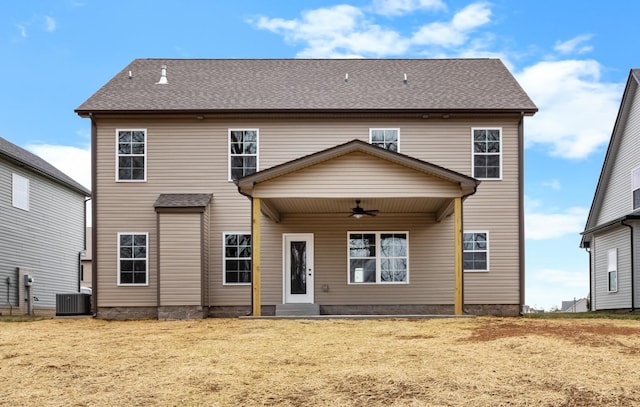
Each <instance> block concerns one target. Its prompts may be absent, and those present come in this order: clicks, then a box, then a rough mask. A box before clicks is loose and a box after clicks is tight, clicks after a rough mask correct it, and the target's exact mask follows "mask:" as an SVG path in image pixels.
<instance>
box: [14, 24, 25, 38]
mask: <svg viewBox="0 0 640 407" xmlns="http://www.w3.org/2000/svg"><path fill="white" fill-rule="evenodd" d="M16 27H17V28H18V31H19V32H20V37H22V38H27V27H25V26H24V25H22V24H16Z"/></svg>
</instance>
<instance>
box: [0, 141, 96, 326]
mask: <svg viewBox="0 0 640 407" xmlns="http://www.w3.org/2000/svg"><path fill="white" fill-rule="evenodd" d="M90 195H91V193H90V192H89V190H87V189H86V188H85V187H83V186H82V185H80V184H79V183H77V182H76V181H74V180H73V179H71V178H70V177H69V176H67V175H66V174H64V173H63V172H62V171H60V170H59V169H57V168H56V167H54V166H53V165H51V164H50V163H48V162H47V161H45V160H43V159H42V158H40V157H38V156H37V155H34V154H32V153H30V152H28V151H26V150H25V149H23V148H21V147H19V146H17V145H15V144H13V143H11V142H9V141H7V140H5V139H3V138H0V224H1V225H2V226H1V227H0V287H1V288H2V291H0V292H2V294H0V295H1V296H0V311H3V312H4V311H8V312H7V313H23V314H24V313H28V312H34V311H36V310H39V311H40V312H49V313H53V312H54V310H55V309H56V294H60V293H77V292H78V291H79V289H80V253H81V251H82V250H83V248H84V233H85V201H86V199H87V197H89V196H90ZM29 277H30V278H29Z"/></svg>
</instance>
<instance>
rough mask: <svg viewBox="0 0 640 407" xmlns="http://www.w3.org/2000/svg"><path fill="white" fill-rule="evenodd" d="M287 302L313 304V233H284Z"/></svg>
mask: <svg viewBox="0 0 640 407" xmlns="http://www.w3.org/2000/svg"><path fill="white" fill-rule="evenodd" d="M283 240H284V242H283V243H284V250H283V256H284V259H283V264H284V284H283V290H284V296H283V297H284V298H283V301H284V303H285V304H292V303H297V304H313V234H312V233H304V234H299V233H295V234H285V235H283Z"/></svg>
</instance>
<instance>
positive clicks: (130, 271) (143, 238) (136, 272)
mask: <svg viewBox="0 0 640 407" xmlns="http://www.w3.org/2000/svg"><path fill="white" fill-rule="evenodd" d="M148 242H149V234H148V233H118V285H147V284H148V283H147V281H148V280H147V270H148V268H147V263H148V260H149V257H148V256H149V255H148V250H147V247H148Z"/></svg>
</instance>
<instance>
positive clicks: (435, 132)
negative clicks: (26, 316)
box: [94, 116, 520, 307]
mask: <svg viewBox="0 0 640 407" xmlns="http://www.w3.org/2000/svg"><path fill="white" fill-rule="evenodd" d="M519 119H520V118H519V116H518V117H513V118H505V119H501V120H486V119H481V118H467V119H455V118H450V119H446V120H445V119H415V118H413V119H397V118H388V119H385V118H371V119H367V118H356V119H350V120H347V119H344V118H327V119H322V120H319V119H313V120H312V119H300V118H295V117H292V118H270V119H262V120H257V119H242V118H240V119H209V118H207V119H205V120H197V119H196V118H195V117H193V118H188V119H176V118H166V119H158V118H150V117H149V118H141V119H139V120H132V119H127V118H120V119H116V118H114V119H105V118H98V119H96V120H97V126H98V134H97V136H98V137H97V139H98V140H97V146H96V148H97V156H96V158H95V159H96V171H97V182H96V187H97V194H98V196H97V200H96V202H95V205H96V209H97V211H98V213H99V215H98V218H97V219H95V220H94V223H95V225H96V226H97V234H98V241H97V245H98V256H97V258H98V261H97V266H98V274H99V276H98V283H99V287H100V291H99V304H98V306H99V307H108V306H131V305H140V306H154V305H156V304H157V298H156V293H157V285H156V275H157V265H156V264H155V259H156V258H157V257H156V256H157V251H156V247H157V242H156V241H155V237H156V236H157V231H156V230H155V228H156V217H155V215H156V214H155V212H154V210H153V203H154V202H155V200H156V199H157V197H158V195H159V194H161V193H213V201H212V204H211V210H210V214H209V215H210V222H209V225H208V226H209V228H210V234H211V239H210V244H209V246H208V248H209V250H210V256H209V262H208V265H209V267H210V274H209V282H208V284H209V290H208V295H209V304H210V305H248V304H250V302H251V297H250V294H251V287H250V286H223V276H222V241H221V236H222V232H223V231H229V230H250V229H251V223H250V213H251V204H250V201H249V199H247V198H246V197H244V196H242V195H240V194H239V193H238V191H237V188H236V186H235V184H233V183H231V182H229V181H228V129H230V128H257V129H259V130H260V151H259V163H260V169H261V170H263V169H266V168H269V167H271V166H274V165H278V164H282V163H284V162H287V161H290V160H293V159H296V158H300V157H302V156H305V155H308V154H312V153H315V152H318V151H320V150H323V149H326V148H330V147H333V146H336V145H338V144H343V143H345V142H348V141H350V140H352V139H356V138H357V139H360V140H363V141H368V140H369V129H370V128H372V127H385V128H387V127H392V128H399V129H400V132H401V134H402V144H401V151H400V152H401V153H403V154H407V155H410V156H413V157H415V158H418V159H421V160H425V161H428V162H431V163H433V164H436V165H440V166H443V167H446V168H448V169H451V170H454V171H458V172H460V173H463V174H466V175H470V174H471V129H472V128H473V127H490V126H495V127H501V128H502V131H503V133H502V140H503V180H502V181H483V182H482V184H481V185H480V187H479V189H478V191H477V193H476V194H475V195H474V196H472V197H470V198H469V199H467V200H466V201H465V204H464V210H465V213H464V214H465V226H464V227H465V229H469V230H471V229H473V230H487V231H489V232H490V237H491V242H490V244H491V253H490V255H491V259H490V264H491V270H490V271H489V272H488V273H482V274H480V273H478V275H473V276H470V275H469V273H467V274H465V290H466V292H465V301H467V302H469V303H518V298H519V297H518V295H519V293H518V290H517V288H518V284H519V283H518V281H519V280H518V279H519V260H518V259H519V241H518V239H519V237H518V216H517V214H518V189H517V180H518V173H517V162H518V157H517V127H518V121H519ZM116 128H118V129H126V128H146V129H147V166H148V167H147V182H143V183H116V182H115V181H114V179H115V172H114V171H115V129H116ZM344 165H347V166H348V165H349V164H348V163H346V162H345V163H344ZM390 166H391V167H392V166H393V165H392V164H390ZM327 167H331V165H328V166H327ZM328 169H329V168H328ZM405 174H406V171H405ZM303 175H304V174H303ZM303 178H304V177H303ZM392 178H393V177H390V178H387V182H388V180H389V179H392ZM336 179H339V178H336ZM431 181H433V182H436V179H435V178H434V177H432V178H431ZM416 182H422V183H421V184H419V185H421V186H422V187H425V186H427V187H428V185H425V180H424V178H421V179H419V180H416ZM370 185H372V186H373V185H374V184H372V183H371V184H370ZM434 185H435V184H434ZM422 187H421V188H422ZM407 189H408V191H400V192H398V193H402V194H403V195H406V194H411V193H415V192H414V191H412V190H411V189H409V188H407ZM425 190H428V189H425ZM380 193H381V194H382V193H383V189H382V188H381V189H380ZM420 193H424V191H421V192H420ZM296 216H297V215H296ZM397 216H400V217H402V216H404V215H397ZM424 216H425V217H426V218H427V220H428V221H429V222H433V220H432V215H424ZM295 219H297V218H295V217H294V218H293V220H295ZM317 219H320V220H314V217H310V216H302V215H301V217H300V218H299V219H298V223H301V224H297V223H296V222H294V221H293V220H291V219H288V220H285V221H284V222H283V223H282V224H279V225H275V224H270V223H269V222H270V221H269V220H266V218H265V219H263V226H266V227H267V228H269V227H271V226H273V227H274V228H275V229H274V230H276V231H277V233H276V235H277V238H276V242H271V241H269V242H268V243H267V242H266V240H267V239H266V238H265V237H263V239H262V242H263V246H264V245H265V244H267V245H271V244H277V245H278V248H277V251H278V255H277V256H272V257H275V258H278V259H277V261H278V262H281V259H280V258H279V257H282V236H281V233H285V232H287V233H290V232H300V233H303V232H304V233H316V244H315V247H316V253H318V251H320V253H324V254H325V257H326V253H327V252H326V250H329V249H325V248H324V247H323V243H324V241H325V240H327V237H326V235H325V234H324V233H322V231H323V230H325V229H326V228H328V227H329V226H330V225H331V222H330V219H321V218H317ZM331 219H334V220H335V224H336V228H337V229H336V230H337V231H333V232H331V233H334V234H335V235H336V236H338V235H339V238H340V240H341V241H342V242H344V239H345V236H346V231H347V229H344V228H343V227H342V226H341V225H342V224H343V223H344V222H345V220H344V219H343V218H340V217H335V218H331ZM379 219H380V220H379ZM384 219H385V217H383V216H380V217H379V218H376V222H381V221H383V220H384ZM387 219H389V218H387ZM303 222H308V223H307V224H306V225H304V224H303ZM314 222H316V223H314ZM449 222H450V219H446V220H445V221H444V222H442V223H440V224H434V226H433V227H434V229H429V231H428V232H427V231H424V232H420V231H419V230H416V229H415V225H413V224H411V222H408V224H407V226H411V227H410V228H409V227H402V225H401V224H395V223H393V224H389V225H388V228H389V229H390V230H409V232H410V237H409V239H410V244H411V245H412V247H417V248H418V251H419V250H420V247H422V246H423V245H434V247H439V250H438V253H447V250H451V251H452V250H453V249H452V237H451V235H452V232H451V233H450V232H449V231H448V230H449V229H450V227H448V226H446V225H447V224H448V223H449ZM267 225H268V226H267ZM284 225H287V226H291V227H292V229H295V230H285V229H283V226H284ZM383 226H384V225H380V227H377V228H376V230H384V229H383V228H382V227H383ZM316 229H317V230H318V231H316ZM130 230H135V231H146V232H149V239H150V247H149V271H150V272H149V286H148V287H117V285H116V281H117V279H116V270H117V267H116V261H117V256H116V236H117V232H119V231H130ZM349 230H354V229H353V228H349ZM434 230H442V233H436V234H434ZM343 232H344V233H343ZM267 233H268V234H269V236H270V237H269V239H271V235H272V234H273V233H274V232H273V231H271V230H269V231H268V232H267ZM421 233H425V234H426V235H425V236H421ZM329 236H333V235H329ZM435 236H437V237H435ZM323 239H324V240H323ZM329 240H334V238H333V237H331V238H329ZM503 245H504V247H502V246H503ZM337 246H338V249H339V251H337V252H336V253H338V255H332V256H334V257H335V259H333V260H331V261H333V262H343V263H344V267H342V266H340V267H341V268H340V270H339V271H336V270H334V269H333V268H332V269H331V273H339V274H332V275H331V277H330V280H331V281H334V280H335V281H338V280H339V278H338V277H337V276H338V275H340V276H341V277H340V278H341V279H342V282H343V283H346V246H344V245H343V244H342V243H340V244H339V245H337ZM333 247H334V246H332V245H329V248H330V249H331V248H333ZM269 250H273V249H269ZM413 252H415V250H413V251H412V253H413ZM316 257H317V258H318V254H316ZM445 260H446V259H444V258H443V257H441V258H439V259H438V260H437V262H440V263H441V264H438V265H433V264H432V263H430V262H432V261H436V260H435V259H429V260H428V262H429V267H426V269H429V270H431V269H433V268H434V267H435V268H437V269H438V270H447V271H446V272H443V273H440V272H439V273H436V274H434V275H431V274H428V275H425V276H424V277H423V282H424V284H423V283H422V282H421V280H420V277H418V280H417V281H416V282H415V283H416V285H415V287H414V275H413V272H412V271H410V281H411V284H410V287H404V288H402V287H397V288H394V290H403V289H404V290H408V291H411V290H415V292H416V293H417V292H419V291H420V292H422V293H425V289H426V286H425V285H428V286H429V288H428V290H427V291H426V292H427V293H429V295H427V294H423V295H422V297H421V298H422V299H423V300H421V301H424V302H421V303H443V302H446V303H452V302H453V294H452V293H453V291H452V290H453V274H452V273H453V271H452V270H453V269H452V268H451V269H448V268H447V267H449V266H446V267H445V264H444V262H445ZM273 261H274V260H271V262H273ZM319 261H322V260H319ZM409 261H410V263H411V264H413V261H414V259H413V257H411V258H410V260H409ZM416 261H418V260H416ZM447 261H448V260H447ZM423 263H424V264H427V260H424V261H423ZM418 264H420V261H418ZM410 267H412V270H413V266H410ZM451 267H452V266H451ZM263 270H264V269H263ZM273 272H274V271H272V270H271V269H269V271H266V272H265V271H263V275H264V278H266V279H267V280H265V281H266V282H267V286H263V288H262V290H263V298H269V301H275V298H274V297H273V295H274V294H273V293H272V291H271V290H276V287H270V286H269V284H272V285H273V284H274V280H272V279H273V277H272V276H271V274H270V273H273ZM275 272H276V273H277V276H278V277H277V278H276V279H277V280H279V281H280V283H278V285H277V291H274V292H276V293H279V294H277V295H276V297H277V296H278V295H279V296H280V297H279V298H280V301H281V292H282V291H281V280H282V267H281V266H280V267H279V268H277V270H276V271H275ZM325 272H327V271H325ZM321 277H322V275H318V274H316V278H317V280H316V291H317V290H318V289H319V288H320V287H321V285H322V281H321ZM449 283H450V284H449ZM331 285H332V286H334V285H335V284H333V283H331ZM432 286H433V287H434V288H433V290H432V289H431V287H432ZM449 286H451V288H450V290H451V291H450V292H449V291H447V290H449V289H447V288H446V287H449ZM354 289H355V290H356V291H353V292H358V291H357V290H361V287H360V288H359V287H355V288H354ZM374 289H375V290H380V288H379V287H374ZM443 290H444V291H443ZM353 292H351V291H350V292H349V294H351V293H353ZM363 292H364V291H363ZM399 292H400V291H399ZM399 292H394V294H398V293H399ZM334 293H335V292H334V291H333V289H331V290H330V291H329V292H328V293H324V292H317V295H316V301H317V302H319V303H323V301H325V300H327V301H328V300H329V298H333V294H334ZM386 293H387V291H385V294H384V295H387V294H386ZM372 294H374V295H373V297H371V298H369V299H368V300H369V301H374V302H375V301H377V300H376V298H377V296H376V294H381V293H378V292H373V293H372ZM340 295H342V294H339V295H338V298H340ZM416 295H417V294H416ZM396 297H397V298H396V300H397V301H400V300H402V301H407V300H405V299H404V298H403V296H402V295H399V296H396ZM346 298H348V295H346V294H345V296H344V297H343V299H342V300H339V301H343V300H345V299H346ZM410 298H411V301H418V297H417V296H415V297H410ZM331 301H333V300H331ZM358 301H363V302H361V303H364V301H365V300H364V299H362V300H361V299H358Z"/></svg>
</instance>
